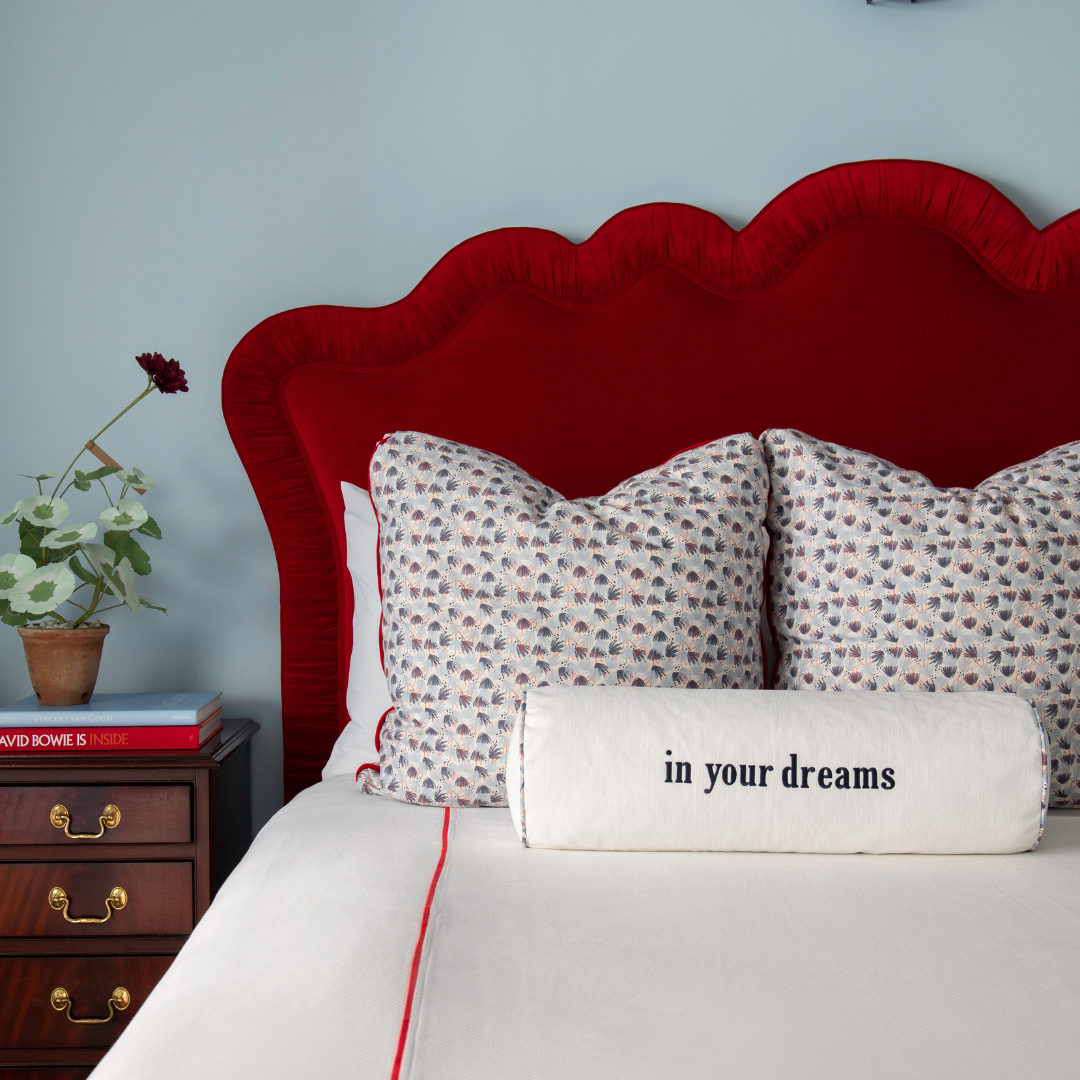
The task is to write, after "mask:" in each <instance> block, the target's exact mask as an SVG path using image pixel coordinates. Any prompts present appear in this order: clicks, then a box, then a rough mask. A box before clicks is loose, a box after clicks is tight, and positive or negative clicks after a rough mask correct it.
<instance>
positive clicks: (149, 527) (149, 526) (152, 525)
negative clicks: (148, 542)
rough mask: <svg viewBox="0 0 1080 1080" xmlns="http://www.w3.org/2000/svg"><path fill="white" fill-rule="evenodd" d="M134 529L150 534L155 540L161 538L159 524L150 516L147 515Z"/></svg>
mask: <svg viewBox="0 0 1080 1080" xmlns="http://www.w3.org/2000/svg"><path fill="white" fill-rule="evenodd" d="M135 531H136V532H141V533H143V534H144V535H146V536H152V537H153V538H154V539H155V540H160V539H161V526H160V525H159V524H158V523H157V522H156V521H155V520H154V519H153V518H152V517H148V518H147V519H146V520H145V521H144V522H143V523H142V524H141V525H140V526H139V527H138V528H137V529H136V530H135Z"/></svg>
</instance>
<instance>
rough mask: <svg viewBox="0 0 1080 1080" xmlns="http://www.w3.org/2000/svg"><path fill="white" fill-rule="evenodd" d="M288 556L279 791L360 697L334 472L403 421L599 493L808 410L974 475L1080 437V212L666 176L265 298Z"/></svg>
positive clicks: (272, 451) (258, 412) (259, 340)
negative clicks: (733, 221) (603, 207)
mask: <svg viewBox="0 0 1080 1080" xmlns="http://www.w3.org/2000/svg"><path fill="white" fill-rule="evenodd" d="M222 398H223V405H224V410H225V418H226V421H227V422H228V425H229V431H230V432H231V434H232V437H233V441H234V442H235V444H236V448H237V450H238V452H239V454H240V457H241V460H242V461H243V463H244V466H245V468H246V469H247V471H248V475H249V476H250V478H251V482H252V485H253V486H254V488H255V492H256V494H257V496H258V498H259V502H260V504H261V506H262V510H263V513H264V514H265V515H266V520H267V523H268V524H269V527H270V533H271V536H272V538H273V542H274V547H275V550H276V552H277V558H278V567H279V570H280V574H281V691H282V724H283V728H284V747H285V795H286V798H291V797H292V795H293V794H295V793H296V792H297V791H298V790H300V789H301V788H303V787H305V786H307V785H308V784H311V783H313V782H314V781H316V780H317V779H318V778H319V772H320V769H321V768H322V765H323V763H324V762H325V761H326V758H327V757H328V756H329V753H330V749H331V747H332V745H333V742H334V739H335V737H336V736H337V733H338V731H339V730H340V728H341V727H343V726H344V724H345V723H346V721H347V715H346V711H345V686H346V682H347V677H348V661H349V651H350V648H351V644H352V641H351V639H352V624H351V614H352V590H351V584H350V581H349V576H348V574H347V573H346V572H344V558H343V547H344V531H343V524H342V509H343V507H342V500H341V493H340V487H339V483H340V481H341V480H349V481H351V482H353V483H355V484H358V485H360V486H362V487H366V486H367V464H368V459H369V457H370V455H371V451H372V449H373V447H374V444H375V442H376V441H377V439H378V438H379V437H380V436H382V435H383V434H384V433H386V432H388V431H394V430H397V429H402V428H411V429H415V430H420V431H427V432H430V433H432V434H436V435H440V436H443V437H447V438H452V439H457V440H460V441H462V442H466V443H470V444H472V445H475V446H480V447H483V448H484V449H488V450H492V451H495V452H497V453H499V454H503V455H505V456H506V457H509V458H511V459H512V460H514V461H517V462H519V463H520V464H521V465H522V466H523V467H524V468H526V469H528V470H529V471H530V472H532V473H533V474H534V475H536V476H537V477H539V478H540V479H542V480H543V481H544V482H545V483H548V484H550V485H552V486H553V487H555V488H557V489H558V490H560V491H562V492H563V493H564V494H565V495H568V496H575V495H582V494H599V493H602V492H604V491H606V490H607V489H608V488H610V487H612V486H613V485H614V484H615V483H617V482H618V481H620V480H622V479H624V478H625V477H627V476H629V475H631V474H633V473H634V472H636V471H638V470H641V469H644V468H647V467H649V466H651V465H654V464H656V463H658V462H660V461H662V460H664V459H665V458H667V457H668V456H670V455H671V454H672V453H675V452H677V451H679V450H681V449H683V448H684V447H686V446H688V445H692V444H694V443H698V442H703V441H705V440H708V439H711V438H714V437H716V436H719V435H725V434H730V433H733V432H738V431H752V432H753V433H754V434H758V433H759V432H760V431H762V430H763V429H764V428H766V427H796V428H801V429H803V430H805V431H808V432H811V433H812V434H814V435H817V436H820V437H822V438H826V439H830V440H834V441H837V442H840V443H843V444H846V445H850V446H854V447H858V448H859V449H862V450H868V451H871V452H873V453H876V454H879V455H881V456H883V457H886V458H889V459H890V460H892V461H896V462H898V463H902V464H903V465H905V466H907V467H910V468H914V469H918V470H920V471H922V472H924V473H926V474H928V475H929V476H930V478H931V479H932V480H934V481H935V482H937V483H939V484H962V485H965V486H970V485H973V484H975V483H977V482H978V481H979V480H981V479H983V478H984V477H985V476H987V475H989V474H990V473H992V472H995V471H996V470H997V469H999V468H1002V467H1004V466H1006V465H1009V464H1013V463H1016V462H1019V461H1022V460H1024V459H1025V458H1028V457H1032V456H1034V455H1035V454H1038V453H1040V452H1041V451H1043V450H1046V449H1049V448H1050V447H1051V446H1054V445H1056V444H1058V443H1062V442H1066V441H1069V440H1071V439H1076V438H1078V437H1080V213H1077V214H1072V215H1070V216H1069V217H1066V218H1062V219H1061V220H1060V221H1058V222H1056V223H1055V224H1054V225H1051V226H1050V227H1048V228H1047V229H1045V230H1043V231H1041V232H1040V231H1039V230H1037V229H1035V228H1034V226H1032V225H1031V224H1030V223H1029V222H1028V220H1027V219H1026V218H1025V217H1024V216H1023V214H1022V213H1021V212H1020V211H1019V210H1018V209H1017V208H1016V207H1015V206H1014V205H1013V204H1012V203H1011V202H1010V201H1009V200H1008V199H1006V198H1005V197H1004V196H1003V195H1002V194H1000V192H998V191H996V190H995V189H994V188H993V187H991V186H990V185H989V184H987V183H986V182H985V181H983V180H980V179H978V178H977V177H974V176H971V175H969V174H967V173H963V172H960V171H958V170H956V169H951V168H948V167H946V166H943V165H935V164H931V163H927V162H913V161H871V162H860V163H857V164H853V165H841V166H837V167H835V168H832V169H827V170H825V171H824V172H820V173H817V174H815V175H813V176H809V177H807V178H806V179H804V180H801V181H799V182H798V183H797V184H795V185H793V186H792V187H790V188H789V189H788V190H787V191H785V192H784V193H783V194H782V195H780V196H778V197H777V198H776V199H774V200H773V202H771V203H770V204H769V205H768V206H767V207H766V208H765V209H764V210H763V211H762V212H761V213H760V214H759V215H758V216H757V217H756V218H755V219H754V220H753V221H752V222H751V223H750V224H749V225H748V226H747V227H746V228H745V229H743V230H742V231H741V232H733V231H732V230H731V229H730V228H729V227H728V226H727V225H726V224H725V223H724V222H723V221H722V220H721V219H720V218H718V217H715V216H713V215H712V214H709V213H706V212H705V211H703V210H697V209H694V208H693V207H689V206H682V205H678V204H671V203H655V204H652V205H648V206H638V207H634V208H633V209H630V210H625V211H623V212H622V213H621V214H618V215H616V216H615V217H614V218H612V219H611V220H610V221H609V222H607V224H605V225H604V226H603V227H602V228H600V229H599V230H598V231H597V232H596V233H595V234H594V235H593V236H592V237H590V239H588V240H587V241H585V242H584V243H583V244H579V245H575V244H572V243H571V242H570V241H568V240H566V239H564V238H563V237H561V236H558V235H556V234H555V233H550V232H545V231H542V230H538V229H499V230H497V231H495V232H491V233H486V234H484V235H482V236H476V237H473V238H472V239H471V240H466V241H465V242H464V243H463V244H461V245H459V246H458V247H456V248H455V249H454V250H453V251H451V252H450V253H449V254H448V255H446V256H445V257H444V258H443V259H441V260H440V261H439V263H438V264H437V265H436V266H435V268H434V269H433V270H432V271H431V272H430V273H429V274H428V275H427V276H426V277H425V278H424V280H423V281H422V282H421V283H420V284H419V285H418V286H417V287H416V288H415V289H414V290H413V291H412V292H411V293H410V294H409V295H408V296H407V297H405V299H403V300H400V301H398V302H397V303H395V304H390V305H388V306H387V307H382V308H344V307H308V308H299V309H297V310H295V311H286V312H283V313H281V314H280V315H275V316H273V317H272V318H270V319H267V320H266V321H265V322H263V323H260V324H259V325H258V326H257V327H256V328H255V329H254V330H252V331H251V332H250V333H249V334H247V336H246V337H245V338H244V339H243V341H241V342H240V344H239V345H237V347H236V349H235V350H234V351H233V354H232V356H231V357H230V359H229V363H228V366H227V368H226V370H225V376H224V380H223V385H222Z"/></svg>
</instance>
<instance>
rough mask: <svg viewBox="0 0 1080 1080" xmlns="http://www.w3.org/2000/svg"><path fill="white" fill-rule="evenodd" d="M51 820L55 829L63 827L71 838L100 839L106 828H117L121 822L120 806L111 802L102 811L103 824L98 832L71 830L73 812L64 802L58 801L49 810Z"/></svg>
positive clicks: (100, 821)
mask: <svg viewBox="0 0 1080 1080" xmlns="http://www.w3.org/2000/svg"><path fill="white" fill-rule="evenodd" d="M49 821H50V823H51V824H52V827H53V828H54V829H63V830H64V835H65V836H66V837H68V838H69V839H71V840H100V839H101V837H103V836H104V835H105V830H106V829H115V828H116V826H117V825H119V824H120V807H119V806H115V805H113V804H112V803H109V805H108V806H106V807H105V809H104V810H102V812H101V817H99V818H98V824H99V825H100V826H101V828H100V829H98V831H97V832H96V833H92V832H87V833H73V832H71V814H69V813H68V808H67V807H66V806H65V805H64V804H63V803H57V804H56V805H55V806H54V807H53V808H52V809H51V810H50V811H49Z"/></svg>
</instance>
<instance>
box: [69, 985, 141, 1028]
mask: <svg viewBox="0 0 1080 1080" xmlns="http://www.w3.org/2000/svg"><path fill="white" fill-rule="evenodd" d="M49 1004H50V1005H52V1007H53V1008H54V1009H55V1010H56V1011H57V1012H66V1013H67V1018H68V1020H70V1021H71V1022H72V1023H73V1024H107V1023H108V1022H109V1021H110V1020H111V1019H112V1018H113V1010H114V1009H115V1010H116V1011H118V1012H123V1011H124V1009H126V1008H127V1007H128V1006H129V1005H130V1004H131V994H129V993H128V992H127V990H125V989H124V988H123V987H122V986H118V987H117V988H116V989H115V990H114V991H113V992H112V997H111V998H109V1002H108V1005H109V1015H108V1016H87V1017H75V1016H72V1015H71V1006H72V1004H73V1002H72V1000H71V995H70V994H69V993H68V992H67V991H66V990H65V989H64V988H63V987H62V986H58V987H57V988H56V989H55V990H54V991H53V992H52V993H51V994H50V995H49Z"/></svg>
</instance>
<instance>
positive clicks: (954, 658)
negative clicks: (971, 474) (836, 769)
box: [762, 430, 1080, 806]
mask: <svg viewBox="0 0 1080 1080" xmlns="http://www.w3.org/2000/svg"><path fill="white" fill-rule="evenodd" d="M762 442H763V444H764V447H765V456H766V459H767V461H768V464H769V471H770V478H771V487H772V495H771V506H770V510H769V515H768V522H767V527H768V531H769V535H770V539H771V548H770V552H769V560H768V577H769V608H770V615H771V617H772V623H773V628H774V630H775V633H776V635H777V639H778V648H779V658H778V666H777V678H776V679H775V680H774V681H775V685H776V687H777V689H795V688H803V689H817V690H856V689H861V690H924V691H938V692H940V691H963V690H998V691H1005V692H1008V693H1015V694H1018V695H1020V696H1022V697H1024V698H1026V699H1027V700H1029V701H1031V702H1032V704H1033V705H1035V707H1036V708H1037V709H1038V711H1039V713H1040V715H1041V718H1042V721H1043V725H1044V727H1045V729H1046V735H1047V746H1048V748H1049V752H1050V799H1051V805H1056V806H1077V805H1080V520H1078V514H1080V443H1070V444H1068V445H1066V446H1061V447H1058V448H1056V449H1054V450H1051V451H1049V452H1048V453H1046V454H1043V455H1042V456H1041V457H1038V458H1035V459H1034V460H1032V461H1028V462H1025V463H1024V464H1022V465H1017V466H1015V467H1014V468H1011V469H1008V470H1006V471H1003V472H999V473H996V474H995V475H994V476H991V477H990V478H989V479H988V480H985V481H983V483H981V484H979V485H978V487H976V488H975V489H974V490H971V491H969V490H967V489H962V488H946V489H939V488H935V487H934V486H933V485H932V484H931V483H930V481H929V480H927V478H926V477H925V476H922V475H920V474H919V473H915V472H907V471H904V470H902V469H899V468H897V466H895V465H892V464H890V463H889V462H887V461H883V460H881V459H880V458H876V457H873V456H872V455H870V454H864V453H860V452H858V451H855V450H849V449H846V448H845V447H842V446H836V445H834V444H832V443H827V442H822V441H820V440H818V439H814V438H811V437H810V436H808V435H804V434H802V433H801V432H798V431H790V430H779V431H767V432H765V434H764V435H762Z"/></svg>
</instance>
